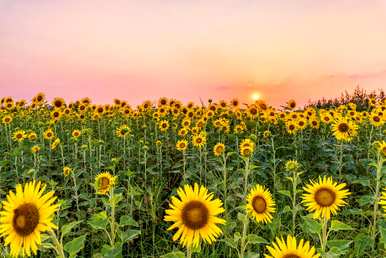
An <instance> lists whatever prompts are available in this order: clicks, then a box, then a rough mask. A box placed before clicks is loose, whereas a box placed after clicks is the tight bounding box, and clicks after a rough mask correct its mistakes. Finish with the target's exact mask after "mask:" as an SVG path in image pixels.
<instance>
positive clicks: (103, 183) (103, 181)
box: [101, 177, 110, 189]
mask: <svg viewBox="0 0 386 258" xmlns="http://www.w3.org/2000/svg"><path fill="white" fill-rule="evenodd" d="M109 184H110V180H109V179H108V178H107V177H102V178H101V189H106V188H108V187H109Z"/></svg>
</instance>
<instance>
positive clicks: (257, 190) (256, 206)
mask: <svg viewBox="0 0 386 258" xmlns="http://www.w3.org/2000/svg"><path fill="white" fill-rule="evenodd" d="M246 209H247V213H248V214H249V215H250V216H251V217H252V218H254V219H255V220H256V222H258V223H268V222H271V221H272V213H274V212H275V210H276V209H275V201H274V200H273V199H272V195H271V193H270V192H269V190H268V189H266V188H265V187H264V186H262V185H259V184H257V185H255V187H253V188H252V189H251V191H250V192H249V194H248V196H247V206H246Z"/></svg>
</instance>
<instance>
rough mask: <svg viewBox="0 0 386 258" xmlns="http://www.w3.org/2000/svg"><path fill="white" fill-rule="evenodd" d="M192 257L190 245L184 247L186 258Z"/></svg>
mask: <svg viewBox="0 0 386 258" xmlns="http://www.w3.org/2000/svg"><path fill="white" fill-rule="evenodd" d="M191 257H192V249H191V247H190V246H188V247H186V258H191Z"/></svg>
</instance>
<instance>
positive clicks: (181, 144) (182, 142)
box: [176, 140, 188, 152]
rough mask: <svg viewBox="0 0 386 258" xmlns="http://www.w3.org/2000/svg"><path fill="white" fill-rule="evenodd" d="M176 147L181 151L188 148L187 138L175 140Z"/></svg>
mask: <svg viewBox="0 0 386 258" xmlns="http://www.w3.org/2000/svg"><path fill="white" fill-rule="evenodd" d="M176 148H177V150H179V151H182V152H184V151H186V149H187V148H188V141H187V140H179V141H177V143H176Z"/></svg>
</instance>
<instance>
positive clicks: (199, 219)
mask: <svg viewBox="0 0 386 258" xmlns="http://www.w3.org/2000/svg"><path fill="white" fill-rule="evenodd" d="M208 219H209V210H208V208H207V207H205V205H204V204H203V203H202V202H200V201H191V202H189V203H188V204H186V205H185V207H184V208H183V209H182V220H183V222H184V224H185V225H186V226H187V227H188V228H190V229H200V228H202V227H204V226H205V225H206V224H207V223H208Z"/></svg>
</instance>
